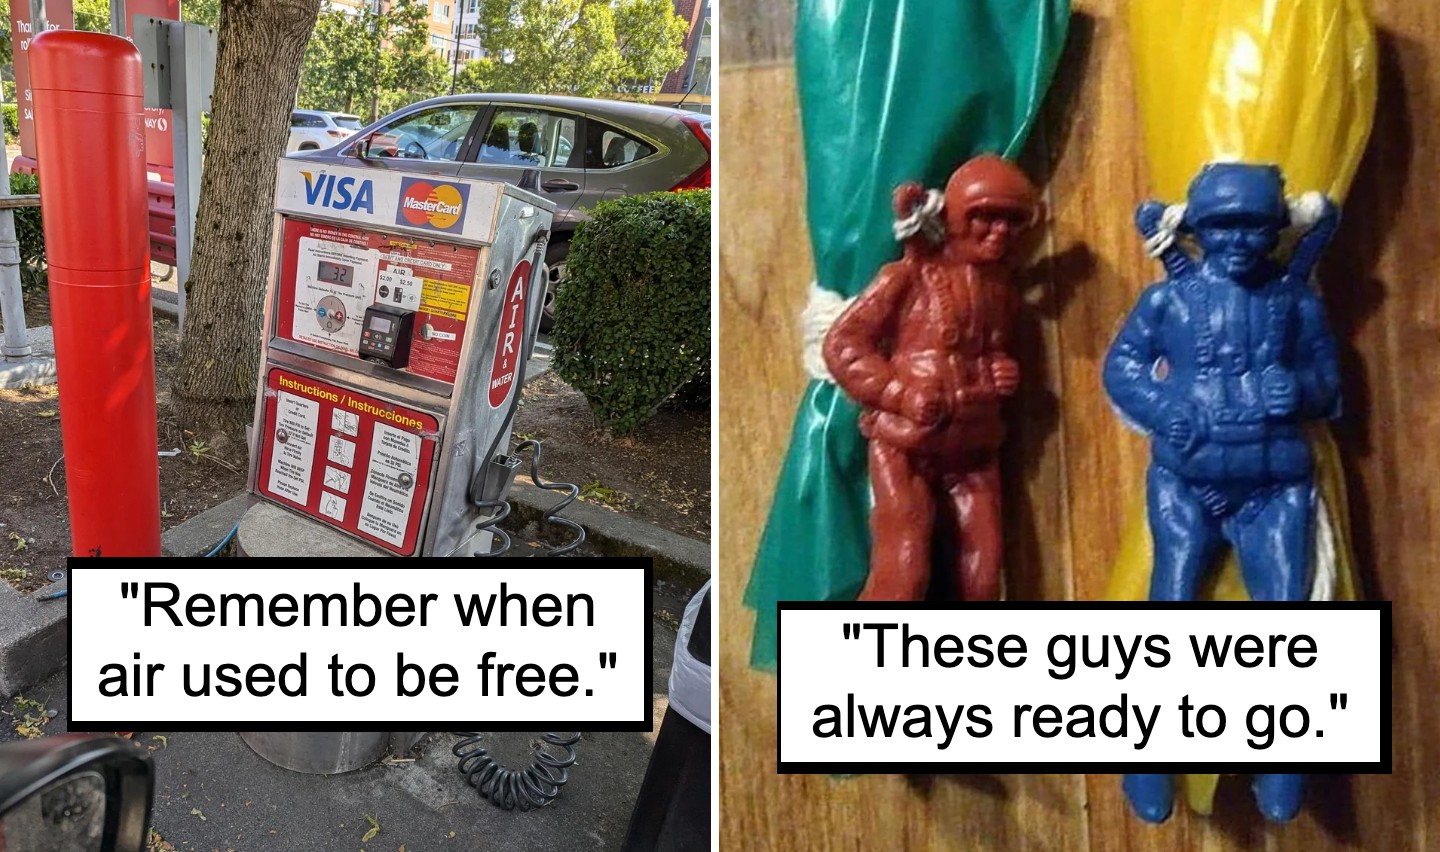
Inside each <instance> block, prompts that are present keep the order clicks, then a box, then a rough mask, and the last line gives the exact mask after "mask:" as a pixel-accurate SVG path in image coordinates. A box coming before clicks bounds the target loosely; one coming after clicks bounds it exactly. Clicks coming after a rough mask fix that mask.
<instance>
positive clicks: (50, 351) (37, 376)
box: [0, 325, 55, 388]
mask: <svg viewBox="0 0 1440 852" xmlns="http://www.w3.org/2000/svg"><path fill="white" fill-rule="evenodd" d="M28 337H29V338H30V348H31V349H32V350H33V351H32V352H31V354H30V356H29V357H27V358H19V359H14V360H12V359H10V358H0V388H18V387H20V386H22V385H51V384H54V383H55V335H54V333H53V332H52V330H51V328H50V326H48V325H42V326H40V327H38V328H32V329H28Z"/></svg>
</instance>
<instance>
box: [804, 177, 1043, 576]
mask: <svg viewBox="0 0 1440 852" xmlns="http://www.w3.org/2000/svg"><path fill="white" fill-rule="evenodd" d="M894 197H895V212H896V216H897V218H898V221H897V222H896V228H895V232H896V237H897V239H901V240H903V241H904V243H905V253H904V256H903V257H902V258H901V259H900V260H897V261H895V262H893V263H889V264H887V265H886V266H885V267H883V268H882V269H881V270H880V273H879V274H878V275H877V276H876V278H875V280H874V281H873V282H872V283H871V285H870V287H869V288H868V289H867V290H866V291H865V292H864V293H862V294H861V295H860V296H859V297H858V298H857V299H856V300H855V302H854V303H853V304H851V305H850V307H849V308H847V309H846V310H845V312H844V313H843V314H841V315H840V317H839V318H838V319H837V320H836V321H835V324H834V325H833V326H832V327H831V328H830V331H829V332H828V334H827V335H826V337H825V347H824V356H825V364H826V367H827V368H828V369H829V371H830V374H831V375H832V376H833V377H834V379H835V382H836V384H838V385H839V386H840V388H841V389H843V390H844V391H845V393H847V394H848V395H849V396H850V397H851V398H852V399H854V400H855V401H856V402H858V403H859V404H860V405H861V406H862V408H863V412H862V414H861V417H860V431H861V433H862V434H864V436H865V437H866V438H867V439H868V440H869V456H870V458H869V466H870V480H871V487H872V489H873V490H874V498H875V499H874V508H873V509H872V510H871V514H870V531H871V538H872V544H871V551H870V574H869V578H868V580H867V582H866V584H865V588H864V590H863V591H862V592H861V595H860V598H861V600H884V601H904V600H922V599H924V598H925V596H926V593H927V590H928V589H929V586H930V581H931V567H932V548H933V543H934V536H935V532H936V530H937V526H938V528H939V529H941V530H946V529H953V530H954V533H955V535H956V538H957V540H956V542H955V547H954V553H955V557H954V562H953V564H952V565H951V566H948V567H947V568H944V569H942V570H947V571H950V572H953V581H954V586H955V589H956V591H957V592H958V594H959V596H960V597H961V598H962V599H964V600H995V599H997V598H998V597H999V595H1000V565H1001V540H1002V534H1001V518H1000V471H999V459H998V451H999V449H1000V444H1001V441H1002V440H1003V438H1004V424H1003V422H1002V420H1001V415H1000V403H1001V400H1002V399H1003V398H1005V397H1008V396H1010V395H1012V394H1014V393H1015V390H1016V388H1017V387H1018V386H1019V383H1020V367H1019V365H1018V364H1017V363H1016V362H1015V360H1014V359H1013V358H1012V357H1010V355H1009V353H1008V351H1007V350H1008V347H1009V343H1010V326H1011V321H1012V316H1013V313H1014V307H1015V305H1016V304H1017V303H1018V295H1017V294H1016V292H1015V290H1014V288H1013V285H1012V282H1011V278H1012V261H1013V260H1014V257H1015V255H1016V254H1017V251H1016V247H1017V243H1018V242H1019V241H1020V238H1021V237H1022V236H1023V235H1024V233H1025V232H1026V231H1028V230H1030V229H1031V228H1033V227H1034V226H1035V225H1036V224H1037V223H1038V222H1039V221H1040V219H1041V217H1042V205H1041V203H1040V201H1039V199H1038V197H1037V193H1036V190H1035V187H1034V185H1033V184H1031V182H1030V180H1029V178H1027V177H1026V176H1025V174H1024V172H1022V171H1020V169H1018V168H1017V167H1015V166H1014V165H1013V164H1011V163H1010V162H1008V161H1007V160H1004V159H1002V158H1000V157H994V156H982V157H976V158H975V159H973V160H970V161H969V162H967V163H965V164H964V165H962V166H961V167H960V168H959V169H957V170H956V171H955V173H954V174H953V175H952V176H951V178H950V181H949V183H948V184H947V185H946V187H945V192H944V194H943V195H942V194H941V193H938V192H934V191H931V192H929V193H927V192H926V191H925V190H923V189H922V188H921V187H920V186H918V185H916V184H906V185H903V186H901V187H899V188H898V189H896V191H895V196H894ZM942 214H943V217H942Z"/></svg>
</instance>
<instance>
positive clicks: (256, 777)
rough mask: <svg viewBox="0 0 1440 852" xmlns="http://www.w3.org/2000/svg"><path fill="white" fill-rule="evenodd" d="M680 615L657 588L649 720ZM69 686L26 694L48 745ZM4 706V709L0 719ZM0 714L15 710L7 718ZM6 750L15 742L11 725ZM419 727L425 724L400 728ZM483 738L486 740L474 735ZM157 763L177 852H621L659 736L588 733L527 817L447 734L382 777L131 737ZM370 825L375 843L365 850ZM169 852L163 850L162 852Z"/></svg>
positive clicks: (661, 697)
mask: <svg viewBox="0 0 1440 852" xmlns="http://www.w3.org/2000/svg"><path fill="white" fill-rule="evenodd" d="M684 605H685V601H684V600H683V599H681V598H680V596H679V593H678V592H675V591H673V590H669V589H667V588H665V587H661V588H660V589H658V590H657V591H656V592H655V593H654V608H655V619H654V631H653V632H654V639H655V644H654V648H653V653H652V660H653V661H654V673H653V679H652V688H653V691H652V695H653V702H654V720H655V722H656V723H658V722H659V721H660V718H661V717H662V716H663V715H664V713H665V709H666V707H667V706H668V702H667V700H666V697H665V695H666V690H667V686H668V684H669V679H670V664H671V660H672V658H673V656H674V652H675V630H674V627H673V625H675V624H677V623H678V616H679V614H680V612H681V611H682V610H683V609H684ZM65 689H66V686H65V673H64V672H63V671H62V672H60V673H59V674H57V675H55V676H53V677H51V678H49V679H48V680H46V681H45V682H43V683H42V684H40V685H38V686H36V687H34V688H32V689H31V690H29V691H28V692H27V696H26V697H27V698H30V699H33V700H35V701H38V702H41V703H42V704H44V705H45V706H46V707H47V708H49V709H53V710H56V711H57V715H56V717H55V718H53V719H51V720H50V722H49V724H48V725H46V726H45V728H44V731H45V733H46V734H55V733H63V732H64V731H65V729H66V724H67V720H68V715H67V713H66V710H67V705H68V701H67V700H66V692H65ZM0 706H4V705H0ZM5 709H7V710H8V709H10V708H8V707H6V708H5ZM3 718H4V722H5V724H4V726H3V730H0V739H14V738H15V737H16V734H15V733H14V731H13V730H11V728H12V725H11V724H10V717H8V716H7V717H3ZM408 721H412V722H413V723H414V724H413V725H412V726H411V727H414V728H421V727H425V721H424V720H422V719H415V720H408ZM480 727H483V725H481V726H480ZM535 736H538V732H537V733H526V734H495V735H493V736H492V737H491V739H490V744H491V745H492V746H493V753H494V754H495V755H496V756H497V757H498V758H499V759H500V760H501V762H503V763H505V764H506V765H510V766H515V765H524V762H526V761H528V759H529V756H530V752H531V742H532V738H533V737H535ZM135 739H136V740H137V741H138V742H140V743H142V744H143V745H145V746H146V747H148V748H151V749H153V752H152V754H153V757H154V759H155V766H156V774H157V779H158V781H157V785H156V790H155V814H154V820H153V824H154V826H155V828H156V830H157V831H158V832H159V833H160V835H161V837H163V838H164V839H165V840H166V841H168V842H169V843H171V844H173V845H174V847H175V849H177V850H182V852H189V851H190V850H195V852H202V850H203V852H210V850H221V852H226V850H234V852H269V850H274V852H299V850H305V852H329V850H343V852H355V850H361V849H364V850H369V852H380V850H387V852H395V850H398V849H400V848H401V847H404V849H405V850H406V852H429V850H466V852H469V851H470V850H476V849H544V850H550V852H569V850H577V851H578V850H606V849H618V848H619V846H620V843H621V841H622V840H623V839H624V836H625V829H626V826H627V825H628V824H629V819H630V812H631V810H632V808H633V807H634V804H635V797H636V795H637V794H638V792H639V788H640V782H641V779H642V778H643V777H644V775H645V767H646V765H647V763H648V762H649V759H650V750H651V747H652V745H653V742H654V734H653V733H645V734H640V733H598V732H588V733H586V734H585V735H584V738H583V739H582V740H581V741H580V742H579V744H578V745H577V746H576V749H577V751H578V757H579V759H578V761H577V763H576V764H575V766H574V767H572V768H571V770H570V781H569V783H568V784H566V786H565V788H564V791H563V792H562V793H561V795H560V797H559V798H558V799H557V800H556V801H555V803H554V804H553V805H551V806H549V807H547V808H544V809H542V810H538V811H531V812H529V813H522V812H520V811H502V810H500V809H499V808H496V807H494V806H493V805H491V804H490V803H489V802H488V801H485V800H484V799H481V798H480V797H479V795H478V794H476V792H475V791H474V790H472V789H470V788H469V787H467V786H466V784H465V779H464V778H463V777H462V776H461V775H460V773H459V772H458V771H457V769H456V763H457V761H456V758H455V757H454V756H453V755H452V754H451V747H452V746H453V745H454V744H455V743H456V742H457V741H458V740H457V738H456V737H454V736H452V735H451V734H449V733H432V734H430V735H429V736H427V737H426V738H425V740H424V741H422V742H421V743H420V745H419V746H418V747H417V749H416V755H415V756H416V759H415V760H414V761H413V762H405V763H390V764H382V765H378V766H375V767H371V768H369V769H362V770H359V771H357V772H351V773H348V774H346V775H334V776H320V775H301V774H299V773H295V772H290V771H288V770H285V769H281V768H279V767H277V766H274V765H272V764H270V763H269V762H267V761H265V760H262V759H261V758H260V757H259V756H257V755H256V754H255V753H254V752H252V751H251V750H250V749H249V747H248V746H246V745H245V743H244V742H242V741H241V739H240V737H239V735H238V734H235V733H232V732H228V731H226V732H219V731H212V732H201V733H184V732H164V731H160V732H155V731H147V732H139V733H136V734H135ZM367 814H368V815H370V816H372V817H374V818H375V821H376V822H378V823H379V825H380V831H379V833H378V834H377V835H375V836H374V837H373V838H371V839H370V840H369V841H363V842H362V840H361V838H363V837H364V836H365V835H366V834H367V833H368V832H369V831H370V830H371V828H372V824H371V823H370V821H369V820H368V819H367V818H366V815H367ZM162 848H163V847H162Z"/></svg>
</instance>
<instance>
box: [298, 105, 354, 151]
mask: <svg viewBox="0 0 1440 852" xmlns="http://www.w3.org/2000/svg"><path fill="white" fill-rule="evenodd" d="M360 126H361V125H360V117H359V116H356V115H347V114H346V113H343V112H322V111H321V110H318V109H297V110H293V111H292V112H291V113H290V141H289V142H287V143H286V145H285V152H286V153H287V154H288V153H290V152H291V151H316V150H319V149H321V148H329V147H330V146H331V145H338V144H339V143H340V142H342V141H344V140H345V139H348V138H350V136H352V135H353V134H354V133H355V131H357V130H359V129H360Z"/></svg>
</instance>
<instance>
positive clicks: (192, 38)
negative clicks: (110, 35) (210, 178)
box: [167, 22, 205, 335]
mask: <svg viewBox="0 0 1440 852" xmlns="http://www.w3.org/2000/svg"><path fill="white" fill-rule="evenodd" d="M167 26H168V27H169V31H170V68H171V69H172V75H173V76H172V77H171V79H172V81H173V84H172V85H173V87H174V91H173V92H172V103H171V116H170V125H171V127H173V128H174V147H175V284H176V287H175V290H176V297H177V298H178V300H179V306H178V315H177V317H176V325H177V326H178V328H179V333H180V334H182V335H183V334H184V333H185V285H186V284H187V283H189V281H190V255H191V252H192V250H193V248H194V245H195V211H196V210H197V209H198V208H199V206H200V153H201V145H200V141H201V140H200V117H201V114H202V113H203V112H204V111H205V99H204V98H205V93H204V92H203V91H202V88H203V86H204V83H205V69H204V65H203V62H204V59H205V45H204V41H203V39H202V36H203V34H204V29H203V28H202V27H198V26H193V25H192V26H186V25H185V24H182V23H179V22H174V23H170V24H167Z"/></svg>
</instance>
